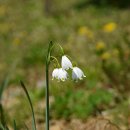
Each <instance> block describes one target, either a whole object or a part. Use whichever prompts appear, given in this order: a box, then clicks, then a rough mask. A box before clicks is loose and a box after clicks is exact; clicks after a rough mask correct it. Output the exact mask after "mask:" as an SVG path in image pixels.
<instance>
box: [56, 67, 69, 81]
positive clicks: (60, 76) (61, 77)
mask: <svg viewBox="0 0 130 130" xmlns="http://www.w3.org/2000/svg"><path fill="white" fill-rule="evenodd" d="M67 77H68V73H67V72H66V71H65V70H63V69H62V68H60V69H59V71H58V77H57V78H58V79H59V80H61V81H65V80H66V79H67Z"/></svg>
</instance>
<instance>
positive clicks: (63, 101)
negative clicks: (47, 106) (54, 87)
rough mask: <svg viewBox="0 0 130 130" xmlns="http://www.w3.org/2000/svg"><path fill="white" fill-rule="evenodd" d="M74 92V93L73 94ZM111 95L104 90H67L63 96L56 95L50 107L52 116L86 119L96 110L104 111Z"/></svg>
mask: <svg viewBox="0 0 130 130" xmlns="http://www.w3.org/2000/svg"><path fill="white" fill-rule="evenodd" d="M73 91H74V92H73ZM112 100H113V95H112V94H111V93H110V92H108V91H107V90H104V89H96V90H95V91H94V92H93V91H90V92H88V91H84V90H82V89H81V90H77V91H75V90H68V91H67V92H66V93H65V94H62V95H60V94H57V95H56V96H55V101H54V103H53V104H52V106H51V111H52V115H53V116H54V117H56V118H66V119H68V118H71V117H72V116H74V117H77V118H82V119H86V118H87V117H88V116H90V115H91V114H96V112H97V111H98V110H102V109H106V108H107V107H108V106H109V105H110V103H111V101H112Z"/></svg>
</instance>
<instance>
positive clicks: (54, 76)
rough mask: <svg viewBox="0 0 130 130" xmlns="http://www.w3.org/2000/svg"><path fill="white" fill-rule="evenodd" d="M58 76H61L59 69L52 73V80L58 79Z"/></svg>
mask: <svg viewBox="0 0 130 130" xmlns="http://www.w3.org/2000/svg"><path fill="white" fill-rule="evenodd" d="M58 74H59V69H58V68H55V69H54V70H53V72H52V79H54V78H56V79H57V78H58Z"/></svg>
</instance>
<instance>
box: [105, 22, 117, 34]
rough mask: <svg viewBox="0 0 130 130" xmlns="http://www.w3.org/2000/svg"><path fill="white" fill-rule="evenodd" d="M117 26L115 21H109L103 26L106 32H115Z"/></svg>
mask: <svg viewBox="0 0 130 130" xmlns="http://www.w3.org/2000/svg"><path fill="white" fill-rule="evenodd" d="M116 28H117V24H116V23H114V22H110V23H107V24H105V25H104V26H103V31H104V32H113V31H114V30H115V29H116Z"/></svg>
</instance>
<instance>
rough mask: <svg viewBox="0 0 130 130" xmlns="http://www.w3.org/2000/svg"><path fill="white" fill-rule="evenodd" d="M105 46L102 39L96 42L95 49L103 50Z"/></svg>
mask: <svg viewBox="0 0 130 130" xmlns="http://www.w3.org/2000/svg"><path fill="white" fill-rule="evenodd" d="M105 48H106V45H105V43H104V42H103V41H99V42H97V44H96V50H97V51H100V50H103V49H105Z"/></svg>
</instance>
